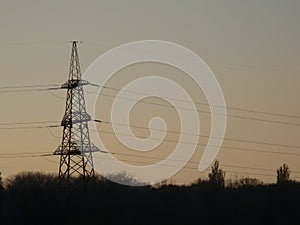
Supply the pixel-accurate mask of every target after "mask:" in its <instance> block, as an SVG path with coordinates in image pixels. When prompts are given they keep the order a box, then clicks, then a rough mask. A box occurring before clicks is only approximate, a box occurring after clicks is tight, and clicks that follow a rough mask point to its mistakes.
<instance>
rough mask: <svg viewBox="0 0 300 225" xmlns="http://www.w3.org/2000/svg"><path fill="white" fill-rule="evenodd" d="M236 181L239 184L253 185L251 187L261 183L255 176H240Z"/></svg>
mask: <svg viewBox="0 0 300 225" xmlns="http://www.w3.org/2000/svg"><path fill="white" fill-rule="evenodd" d="M238 183H239V186H253V187H256V186H258V185H262V184H263V183H262V182H261V181H260V180H258V179H256V178H250V177H245V178H241V179H240V180H239V181H238Z"/></svg>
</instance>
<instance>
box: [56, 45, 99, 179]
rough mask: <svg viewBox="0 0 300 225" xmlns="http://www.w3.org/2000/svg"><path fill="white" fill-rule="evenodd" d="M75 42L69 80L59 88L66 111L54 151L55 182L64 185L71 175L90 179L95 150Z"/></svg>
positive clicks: (96, 149)
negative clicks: (57, 158) (64, 94)
mask: <svg viewBox="0 0 300 225" xmlns="http://www.w3.org/2000/svg"><path fill="white" fill-rule="evenodd" d="M77 43H78V41H72V53H71V62H70V70H69V79H68V81H67V82H65V83H64V84H63V85H62V86H61V88H62V89H67V100H66V110H65V114H64V117H63V119H62V121H61V126H63V137H62V142H61V145H60V146H59V147H58V148H57V149H56V150H55V152H54V154H55V155H60V164H59V179H60V181H67V183H68V184H69V181H70V177H71V176H72V175H73V176H76V175H77V176H82V177H83V178H84V180H85V181H89V180H90V179H91V178H93V177H94V175H95V173H94V168H93V158H92V157H93V156H92V152H95V151H99V149H98V148H97V147H96V146H94V145H93V144H92V143H91V141H90V134H89V127H88V122H89V121H90V120H91V117H90V115H88V113H87V112H86V108H85V100H84V93H83V86H85V85H88V84H89V82H87V81H85V80H82V79H81V71H80V64H79V56H78V50H77Z"/></svg>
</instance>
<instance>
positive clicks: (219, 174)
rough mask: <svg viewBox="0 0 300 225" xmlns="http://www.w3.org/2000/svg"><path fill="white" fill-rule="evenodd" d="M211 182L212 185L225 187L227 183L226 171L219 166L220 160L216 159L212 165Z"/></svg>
mask: <svg viewBox="0 0 300 225" xmlns="http://www.w3.org/2000/svg"><path fill="white" fill-rule="evenodd" d="M208 178H209V183H210V184H212V185H216V186H220V187H224V184H225V172H224V171H223V170H222V169H220V168H219V161H218V160H217V161H215V163H214V165H213V166H212V167H211V173H209V174H208Z"/></svg>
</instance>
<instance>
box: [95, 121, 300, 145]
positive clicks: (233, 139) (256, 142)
mask: <svg viewBox="0 0 300 225" xmlns="http://www.w3.org/2000/svg"><path fill="white" fill-rule="evenodd" d="M94 121H95V122H98V123H104V124H105V123H106V124H112V125H113V124H115V125H120V126H126V127H134V128H139V129H144V130H149V128H148V127H144V126H137V125H131V124H122V123H114V122H110V121H105V120H94ZM152 130H156V131H161V132H165V130H162V129H157V128H152ZM166 132H170V133H174V134H185V135H191V136H199V137H206V138H215V139H221V138H220V137H213V136H208V135H201V134H192V133H185V132H182V133H181V132H178V131H172V130H166ZM223 139H224V140H228V141H238V142H246V143H253V144H262V145H271V146H278V147H288V148H300V146H296V145H287V144H274V143H269V142H259V141H249V140H244V139H237V138H226V137H225V138H223Z"/></svg>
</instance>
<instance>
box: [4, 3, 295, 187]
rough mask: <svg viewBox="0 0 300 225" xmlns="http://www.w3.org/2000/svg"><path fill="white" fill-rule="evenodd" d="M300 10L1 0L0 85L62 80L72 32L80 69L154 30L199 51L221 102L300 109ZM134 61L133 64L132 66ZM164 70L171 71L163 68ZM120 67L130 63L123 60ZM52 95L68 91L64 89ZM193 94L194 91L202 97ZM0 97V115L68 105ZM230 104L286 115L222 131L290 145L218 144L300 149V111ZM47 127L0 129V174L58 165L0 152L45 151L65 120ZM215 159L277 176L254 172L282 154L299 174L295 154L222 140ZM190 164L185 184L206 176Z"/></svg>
mask: <svg viewBox="0 0 300 225" xmlns="http://www.w3.org/2000/svg"><path fill="white" fill-rule="evenodd" d="M299 11H300V2H299V1H296V0H286V1H280V0H266V1H261V0H252V1H247V0H243V1H242V0H239V1H238V0H235V1H233V0H226V1H224V0H218V1H215V0H209V1H208V0H207V1H11V0H10V1H3V0H1V1H0V29H1V35H0V69H1V75H0V76H1V85H0V86H1V87H5V86H19V85H35V84H61V83H63V82H64V81H66V79H67V77H68V64H69V59H70V47H71V45H70V43H69V42H68V41H69V40H74V39H77V40H82V41H83V43H82V44H81V45H80V46H79V53H80V61H81V68H82V72H84V70H85V69H86V68H87V67H88V66H89V65H90V63H92V62H93V61H94V60H95V59H96V58H97V57H98V56H100V55H101V54H103V53H104V52H106V51H107V50H109V49H111V48H113V47H115V46H118V45H120V44H123V43H127V42H132V41H137V40H144V39H157V40H165V41H171V42H175V43H178V44H180V45H183V46H185V47H187V48H189V49H191V50H192V51H194V52H195V53H197V54H198V55H199V56H200V57H202V58H203V59H204V60H205V61H206V62H207V64H208V65H209V66H210V67H211V69H212V70H213V72H214V73H215V75H216V77H217V79H218V80H219V83H220V85H221V87H222V89H223V92H224V96H225V100H226V104H227V106H228V107H238V108H246V109H251V110H255V111H266V112H271V113H278V114H289V115H294V116H299V117H300V107H299V94H300V93H299V88H298V85H299V82H300V76H299V73H300V68H299V59H300V44H299V40H300V29H299V21H300V13H299ZM146 67H147V66H145V67H143V65H141V67H140V69H143V68H144V69H146V70H147V71H150V73H151V72H152V71H151V67H149V65H148V67H147V68H146ZM138 68H139V67H137V68H135V71H138V72H139V71H140V70H138ZM153 70H154V71H156V70H157V71H161V70H163V68H156V69H154V67H153ZM166 71H169V72H170V71H172V70H171V69H170V68H169V69H167V70H165V72H166ZM124 73H125V74H130V73H134V71H133V70H131V71H130V68H129V71H127V72H126V71H124ZM174 73H175V72H174ZM124 77H125V76H124ZM125 80H126V79H125ZM123 81H124V80H123ZM191 89H192V88H191ZM191 91H192V92H193V91H194V90H193V89H192V90H191ZM54 94H56V95H58V96H60V97H63V98H64V97H65V92H64V91H57V92H54ZM199 98H200V100H201V96H199ZM202 101H205V99H204V100H203V99H202ZM0 102H1V119H0V123H9V122H28V121H60V120H61V118H62V116H63V113H64V106H65V101H64V100H63V99H60V98H56V97H54V96H52V95H50V94H49V93H47V92H22V93H0ZM157 110H158V111H159V109H157ZM160 112H161V111H160ZM133 113H136V115H137V116H136V118H138V119H137V122H136V123H138V121H139V120H143V119H145V117H141V116H140V115H139V114H143V110H142V108H138V107H137V108H136V110H135V112H133ZM161 113H162V114H163V112H161ZM228 113H229V114H232V115H238V116H242V117H253V118H259V119H263V120H277V121H284V122H288V123H291V124H278V123H270V122H265V121H254V120H247V119H238V118H232V117H229V118H228V125H227V131H226V138H227V139H231V138H232V139H243V140H248V141H256V142H267V143H272V144H279V145H290V146H296V147H284V146H274V145H261V144H255V143H245V142H238V141H229V140H225V141H224V146H229V147H238V148H249V149H256V150H259V151H260V150H263V151H273V152H274V151H280V152H290V153H299V154H300V148H297V146H300V139H299V138H298V135H299V131H300V125H293V124H300V119H299V118H287V117H280V116H273V115H262V114H255V113H249V112H242V111H236V110H228ZM100 114H101V113H100ZM103 115H104V114H103ZM149 116H150V115H146V117H149ZM152 116H153V115H152ZM162 116H163V115H162ZM202 116H203V118H204V123H205V121H206V120H207V119H208V118H205V117H207V116H206V115H201V113H200V117H202ZM105 119H109V118H105ZM144 122H145V121H144ZM141 123H143V122H141ZM143 125H144V124H143ZM1 127H5V126H3V125H1ZM9 127H11V126H9ZM103 129H107V130H109V129H110V128H109V127H108V128H105V127H104V128H103ZM51 132H52V134H51V133H50V132H49V131H48V130H47V129H26V130H19V129H16V130H8V129H3V130H1V129H0V143H1V148H0V171H1V172H2V173H3V174H4V176H8V175H11V174H15V173H16V172H19V171H22V170H42V171H48V172H56V171H57V170H58V165H57V163H58V157H47V158H45V159H43V158H40V157H34V158H30V157H29V158H4V156H3V154H4V153H21V152H44V151H49V152H52V151H54V150H55V148H56V147H57V146H58V145H59V143H60V139H59V138H56V137H54V136H61V134H62V129H60V128H55V129H51ZM204 132H205V131H204ZM104 136H105V135H104ZM104 138H105V139H106V140H107V142H108V143H109V144H111V145H112V146H115V145H117V144H118V143H117V142H114V141H113V140H114V139H113V138H109V137H106V136H105V137H104ZM109 144H108V145H109ZM171 147H172V146H171ZM112 148H114V147H112ZM166 149H167V148H166ZM202 150H203V149H202ZM1 154H2V156H1ZM155 154H157V155H160V153H159V152H157V153H155ZM1 157H2V158H1ZM200 158H201V149H199V152H198V153H197V152H196V154H195V155H194V156H193V158H192V161H196V162H197V161H199V159H200ZM217 158H218V159H219V160H220V161H221V164H224V165H235V166H241V167H226V166H224V169H225V170H227V171H236V173H235V172H228V173H227V178H229V177H230V176H231V177H232V178H233V177H234V176H235V175H238V176H251V177H257V178H259V179H262V180H265V181H274V180H275V177H272V176H262V175H259V174H268V175H275V169H276V168H278V167H279V166H280V165H281V164H282V163H288V165H289V166H290V167H291V170H292V172H293V171H298V173H292V177H300V163H299V162H300V156H299V155H298V156H297V155H284V154H273V153H266V152H257V151H242V150H233V149H225V148H223V149H221V152H220V154H219V155H218V157H217ZM47 160H51V161H47ZM135 160H136V159H135ZM189 167H194V169H190V168H186V169H184V170H183V171H181V172H180V173H179V174H177V175H176V176H175V177H174V178H173V180H175V181H178V182H180V183H182V182H189V181H192V180H195V179H196V178H198V177H205V176H206V173H199V172H197V165H196V164H189ZM244 167H254V168H265V170H258V169H251V168H248V169H247V168H244ZM268 169H271V170H268ZM246 173H251V174H252V175H251V174H246ZM256 174H257V175H256Z"/></svg>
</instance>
